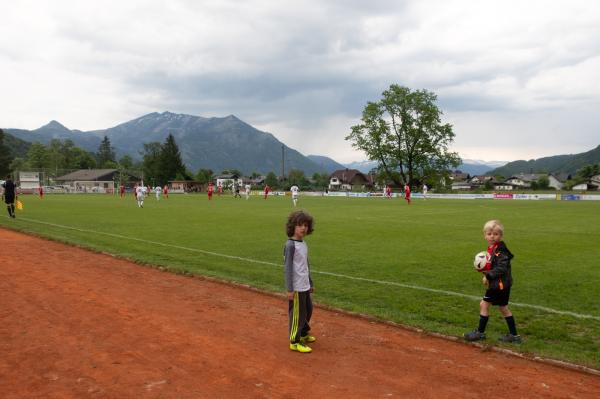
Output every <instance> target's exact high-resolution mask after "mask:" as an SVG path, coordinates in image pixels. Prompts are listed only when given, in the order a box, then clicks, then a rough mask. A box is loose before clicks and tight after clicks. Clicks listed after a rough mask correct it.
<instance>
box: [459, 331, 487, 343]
mask: <svg viewBox="0 0 600 399" xmlns="http://www.w3.org/2000/svg"><path fill="white" fill-rule="evenodd" d="M463 336H464V337H465V339H466V340H467V341H471V342H472V341H482V340H484V339H485V333H482V332H480V331H479V330H473V331H471V332H468V333H464V334H463Z"/></svg>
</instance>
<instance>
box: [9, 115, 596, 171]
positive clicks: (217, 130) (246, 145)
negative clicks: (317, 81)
mask: <svg viewBox="0 0 600 399" xmlns="http://www.w3.org/2000/svg"><path fill="white" fill-rule="evenodd" d="M3 130H4V132H5V133H6V134H5V144H6V145H7V146H8V148H10V149H11V151H12V153H13V155H15V156H19V157H25V156H26V154H27V151H28V149H29V146H30V145H31V143H32V142H36V141H37V142H41V143H44V144H48V143H49V142H50V141H51V140H52V139H60V140H66V139H70V140H72V141H73V142H74V143H75V145H77V146H78V147H81V148H83V149H84V150H87V151H90V152H94V153H95V152H97V151H98V148H99V146H100V142H101V141H102V139H103V138H104V136H106V137H108V138H109V139H110V142H111V145H112V146H113V147H114V149H115V152H116V155H117V159H119V158H120V157H122V156H123V155H126V154H127V155H130V156H131V157H132V158H134V159H137V160H139V159H141V156H142V152H143V147H144V143H150V142H160V143H163V142H164V141H165V139H166V137H167V135H168V134H172V135H173V136H174V137H175V140H176V142H177V145H178V146H179V150H180V152H181V157H182V160H183V162H184V163H185V164H186V166H187V168H188V169H189V170H190V171H192V172H196V171H197V170H198V169H201V168H204V169H212V170H213V171H214V172H216V173H219V172H221V171H223V170H231V169H238V170H240V171H241V172H242V173H244V174H251V173H252V172H258V173H261V174H266V173H268V172H275V174H277V175H279V174H281V169H282V152H283V158H284V167H285V168H284V173H286V174H287V173H288V172H289V171H290V170H291V169H299V170H302V171H304V173H305V174H306V175H308V176H312V175H313V174H314V173H323V172H326V173H331V172H333V171H335V170H338V169H344V168H348V169H358V170H360V171H361V172H363V173H368V172H369V171H371V170H372V169H373V168H375V167H377V163H376V162H374V161H359V162H352V163H347V164H341V163H338V162H336V161H335V160H333V159H331V158H329V157H326V156H322V155H308V156H304V155H302V154H301V153H300V152H298V151H296V150H294V149H293V148H290V147H288V146H286V145H285V144H283V143H282V142H281V141H279V140H277V139H276V138H275V137H274V136H273V135H272V134H270V133H267V132H263V131H260V130H258V129H256V128H254V127H253V126H251V125H249V124H247V123H246V122H244V121H242V120H240V119H238V118H237V117H235V116H234V115H229V116H226V117H223V118H216V117H213V118H203V117H200V116H193V115H186V114H175V113H171V112H162V113H158V112H153V113H150V114H147V115H144V116H141V117H139V118H137V119H133V120H131V121H129V122H125V123H122V124H119V125H117V126H114V127H111V128H108V129H102V130H92V131H87V132H86V131H81V130H71V129H68V128H66V127H65V126H63V125H62V124H61V123H60V122H57V121H54V120H53V121H51V122H50V123H48V124H47V125H44V126H42V127H40V128H38V129H35V130H24V129H3ZM595 163H600V146H598V147H596V148H595V149H593V150H590V151H588V152H584V153H580V154H569V155H556V156H553V157H545V158H540V159H532V160H529V161H514V162H508V163H506V162H502V161H478V160H469V159H464V160H463V163H462V164H461V165H459V166H458V168H457V169H459V170H461V171H462V172H464V173H468V174H470V175H481V174H488V175H502V176H505V177H508V176H510V175H513V174H517V173H521V172H523V173H535V172H545V173H569V174H573V173H575V172H576V171H577V170H578V169H580V168H582V167H583V166H585V165H589V164H595Z"/></svg>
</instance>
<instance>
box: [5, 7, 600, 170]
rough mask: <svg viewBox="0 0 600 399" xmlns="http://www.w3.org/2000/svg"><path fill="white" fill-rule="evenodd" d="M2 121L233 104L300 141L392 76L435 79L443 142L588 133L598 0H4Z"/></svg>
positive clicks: (599, 31) (489, 152)
mask: <svg viewBox="0 0 600 399" xmlns="http://www.w3.org/2000/svg"><path fill="white" fill-rule="evenodd" d="M0 15H2V23H1V24H0V126H1V127H6V128H24V129H35V128H37V127H40V126H41V125H44V124H46V123H48V122H49V121H50V120H52V119H56V120H58V121H60V122H61V123H63V124H64V125H65V126H67V127H68V128H70V129H80V130H93V129H104V128H108V127H112V126H115V125H117V124H119V123H122V122H126V121H128V120H131V119H134V118H137V117H139V116H141V115H144V114H146V113H150V112H155V111H158V112H162V111H171V112H176V113H187V114H192V115H199V116H204V117H211V116H226V115H229V114H234V115H236V116H237V117H239V118H240V119H242V120H244V121H246V122H248V123H250V124H251V125H253V126H255V127H257V128H259V129H261V130H264V131H268V132H270V133H272V134H274V135H275V136H276V137H277V138H278V139H280V140H281V141H283V142H284V143H286V144H287V145H289V146H291V147H293V148H296V149H298V150H299V151H301V152H302V153H304V154H320V155H327V156H330V157H332V158H334V159H335V160H337V161H339V162H350V161H355V160H362V159H364V156H363V155H362V154H361V153H359V152H356V151H354V150H353V149H352V148H351V146H350V144H349V143H348V142H346V141H345V140H344V137H345V136H346V135H347V134H348V133H349V132H350V127H351V126H352V125H354V124H357V123H359V121H360V116H361V112H362V110H363V108H364V106H365V105H366V103H367V101H376V100H378V99H380V96H381V92H382V91H383V90H385V89H387V88H388V87H389V86H390V85H391V84H394V83H395V84H399V85H403V86H407V87H410V88H411V89H427V90H430V91H433V92H434V93H436V94H437V95H438V105H439V106H440V108H441V109H442V110H443V112H444V116H443V118H444V122H448V123H451V124H452V125H453V126H454V132H455V134H456V139H455V142H454V145H453V147H452V149H453V150H455V151H458V152H459V154H460V155H461V156H462V157H464V158H468V159H483V160H488V161H490V160H506V161H510V160H515V159H530V158H539V157H542V156H548V155H556V154H565V153H577V152H583V151H588V150H590V149H592V148H594V147H596V146H597V145H598V144H600V128H599V122H600V116H599V115H600V2H596V1H587V0H584V1H579V0H564V1H563V0H553V1H542V0H540V1H532V0H528V1H522V0H519V1H513V0H501V1H493V0H489V1H451V0H447V1H444V0H439V1H435V0H419V1H417V0H414V1H400V0H395V1H380V0H370V1H361V0H332V1H327V0H314V1H313V0H305V1H283V0H280V1H275V0H273V1H269V0H245V1H233V0H231V1H229V0H212V1H200V0H187V1H186V0H164V1H160V0H135V1H134V0H118V1H117V0H115V1H112V0H111V1H109V0H103V1H95V2H88V1H70V0H55V1H25V0H21V1H7V0H0Z"/></svg>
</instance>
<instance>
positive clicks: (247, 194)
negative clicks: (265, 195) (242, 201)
mask: <svg viewBox="0 0 600 399" xmlns="http://www.w3.org/2000/svg"><path fill="white" fill-rule="evenodd" d="M244 188H245V189H246V192H245V194H246V199H248V198H250V189H251V188H252V187H251V186H250V185H249V184H246V185H245V186H244Z"/></svg>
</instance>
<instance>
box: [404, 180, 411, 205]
mask: <svg viewBox="0 0 600 399" xmlns="http://www.w3.org/2000/svg"><path fill="white" fill-rule="evenodd" d="M404 199H405V200H406V202H408V205H410V187H409V186H408V183H405V184H404Z"/></svg>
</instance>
